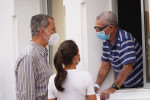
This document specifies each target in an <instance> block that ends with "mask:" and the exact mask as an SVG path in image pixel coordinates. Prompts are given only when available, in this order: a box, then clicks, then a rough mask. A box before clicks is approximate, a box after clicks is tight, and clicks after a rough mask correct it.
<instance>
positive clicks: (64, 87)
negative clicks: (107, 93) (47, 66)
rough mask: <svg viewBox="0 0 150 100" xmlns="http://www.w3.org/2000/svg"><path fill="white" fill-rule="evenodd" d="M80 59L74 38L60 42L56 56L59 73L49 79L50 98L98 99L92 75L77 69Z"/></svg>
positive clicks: (51, 99)
mask: <svg viewBox="0 0 150 100" xmlns="http://www.w3.org/2000/svg"><path fill="white" fill-rule="evenodd" d="M79 61H80V55H79V50H78V46H77V45H76V43H75V42H74V41H72V40H66V41H64V42H63V43H61V44H60V46H59V48H58V51H57V52H56V54H55V57H54V65H55V68H56V71H57V73H56V74H54V75H52V76H51V77H50V80H49V86H48V98H49V100H96V95H95V91H94V83H93V81H92V78H91V75H90V74H89V73H88V72H85V71H79V70H76V65H77V64H78V62H79Z"/></svg>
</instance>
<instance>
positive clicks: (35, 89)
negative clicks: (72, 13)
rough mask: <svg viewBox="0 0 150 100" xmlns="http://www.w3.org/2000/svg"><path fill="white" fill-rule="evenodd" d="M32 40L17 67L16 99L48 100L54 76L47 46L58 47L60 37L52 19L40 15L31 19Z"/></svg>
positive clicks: (19, 59)
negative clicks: (48, 58)
mask: <svg viewBox="0 0 150 100" xmlns="http://www.w3.org/2000/svg"><path fill="white" fill-rule="evenodd" d="M30 27H31V33H32V40H31V41H30V43H29V46H28V48H27V49H26V50H25V51H24V52H23V53H22V54H21V55H20V56H19V58H18V60H17V63H16V66H15V76H16V99H17V100H48V82H49V78H50V76H51V75H52V70H51V67H50V65H49V63H48V61H47V56H48V50H47V49H46V46H47V45H48V44H49V45H56V44H57V42H58V40H59V37H58V35H57V33H56V30H55V23H54V20H53V18H52V17H50V16H48V15H44V14H38V15H35V16H33V17H32V19H31V26H30Z"/></svg>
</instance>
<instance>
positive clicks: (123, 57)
mask: <svg viewBox="0 0 150 100" xmlns="http://www.w3.org/2000/svg"><path fill="white" fill-rule="evenodd" d="M94 28H95V29H96V35H97V37H98V38H99V39H102V40H103V47H102V48H103V54H102V57H101V61H102V63H101V66H100V69H99V72H98V76H97V81H96V83H95V92H97V91H98V90H99V89H100V86H101V85H102V83H103V82H104V80H105V78H106V76H107V74H108V73H109V71H110V68H111V67H113V69H114V71H115V74H116V76H117V78H116V79H115V81H114V82H113V84H112V85H110V87H109V88H108V89H106V90H104V91H102V92H101V95H100V96H101V100H106V99H107V98H108V96H109V94H111V93H114V92H115V91H116V90H118V89H119V88H120V87H124V88H138V87H143V58H142V47H141V45H140V44H139V43H138V41H137V40H136V39H135V38H134V37H133V36H132V34H131V33H129V32H127V31H125V30H123V29H121V28H119V26H118V22H117V18H116V16H115V15H114V14H113V13H112V12H111V11H105V12H102V13H101V14H100V15H99V16H97V19H96V26H95V27H94Z"/></svg>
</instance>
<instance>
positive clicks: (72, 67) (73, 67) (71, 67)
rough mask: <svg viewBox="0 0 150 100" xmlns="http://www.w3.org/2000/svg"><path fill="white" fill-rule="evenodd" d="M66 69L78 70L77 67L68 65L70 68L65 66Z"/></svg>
mask: <svg viewBox="0 0 150 100" xmlns="http://www.w3.org/2000/svg"><path fill="white" fill-rule="evenodd" d="M64 69H66V70H68V69H76V65H68V66H65V68H64Z"/></svg>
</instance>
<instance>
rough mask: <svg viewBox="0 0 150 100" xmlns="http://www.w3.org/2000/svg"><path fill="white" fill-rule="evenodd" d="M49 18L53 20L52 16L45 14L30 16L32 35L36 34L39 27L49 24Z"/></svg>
mask: <svg viewBox="0 0 150 100" xmlns="http://www.w3.org/2000/svg"><path fill="white" fill-rule="evenodd" d="M49 18H50V19H52V20H53V17H51V16H48V15H45V14H38V15H35V16H33V17H32V18H31V25H30V28H31V33H32V37H34V36H36V35H37V34H38V33H39V32H40V29H41V28H46V27H47V26H48V25H49V24H50V22H49V20H48V19H49Z"/></svg>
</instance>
